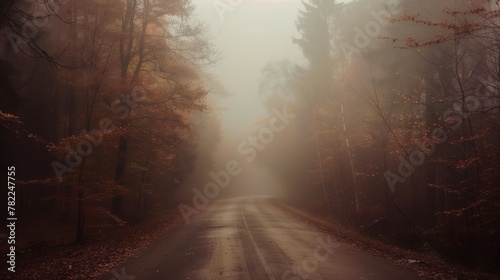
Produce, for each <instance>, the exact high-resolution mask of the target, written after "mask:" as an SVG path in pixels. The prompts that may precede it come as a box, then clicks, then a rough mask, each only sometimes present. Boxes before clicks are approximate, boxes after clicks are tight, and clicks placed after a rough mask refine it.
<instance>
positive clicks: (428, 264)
mask: <svg viewBox="0 0 500 280" xmlns="http://www.w3.org/2000/svg"><path fill="white" fill-rule="evenodd" d="M274 203H275V204H277V205H278V206H280V207H282V208H283V209H285V210H287V211H289V212H290V213H292V214H293V215H294V216H295V217H297V218H298V219H300V220H302V221H304V222H306V223H308V224H310V225H312V226H314V227H316V228H318V229H320V230H322V231H324V232H327V233H329V234H331V235H332V236H335V237H336V238H337V240H338V241H341V242H345V243H348V244H352V245H353V246H355V247H358V248H360V249H361V250H363V251H365V252H370V253H371V254H373V255H377V256H381V257H383V258H386V259H388V260H391V261H393V262H394V263H395V264H396V265H398V266H402V267H406V268H409V269H411V270H413V271H415V272H417V273H418V275H419V276H420V277H422V278H423V279H433V280H437V279H439V280H498V279H500V277H499V276H498V275H493V274H490V273H486V272H483V271H479V270H474V269H472V268H466V267H462V266H460V265H456V264H451V263H449V262H447V261H445V260H443V258H441V257H440V256H439V255H437V254H435V253H431V252H416V251H412V250H408V249H402V248H400V247H397V246H393V245H389V244H385V243H383V242H381V241H380V240H376V239H375V238H371V237H370V236H366V235H364V234H361V233H360V232H356V231H353V230H350V229H347V228H345V227H342V226H340V225H339V224H338V222H335V221H334V220H333V219H332V218H330V217H328V216H327V215H320V214H318V213H317V212H315V213H312V212H310V211H304V210H300V209H298V208H296V207H294V206H290V205H288V204H285V203H283V202H280V201H274Z"/></svg>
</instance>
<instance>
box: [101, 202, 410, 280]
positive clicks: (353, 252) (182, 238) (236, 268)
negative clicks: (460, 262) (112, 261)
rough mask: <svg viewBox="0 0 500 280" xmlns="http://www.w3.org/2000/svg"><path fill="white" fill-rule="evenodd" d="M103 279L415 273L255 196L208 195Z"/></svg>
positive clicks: (282, 279) (334, 279)
mask: <svg viewBox="0 0 500 280" xmlns="http://www.w3.org/2000/svg"><path fill="white" fill-rule="evenodd" d="M101 279H102V280H113V279H114V280H132V279H133V280H143V279H154V280H156V279H158V280H160V279H161V280H180V279H195V280H197V279H209V280H210V279H214V280H215V279H232V280H239V279H242V280H250V279H254V280H265V279H271V280H278V279H279V280H299V279H327V280H342V279H345V280H353V279H363V280H368V279H385V280H392V279H394V280H396V279H397V280H407V279H409V280H411V279H419V278H418V277H417V276H416V274H415V273H414V272H411V271H409V270H407V269H404V268H400V267H398V266H395V265H394V264H392V263H391V262H390V261H388V260H385V259H383V258H381V257H377V256H373V255H370V254H369V253H366V252H363V251H361V250H360V249H357V248H355V247H353V246H351V245H348V244H345V243H338V242H336V241H335V238H334V237H330V236H328V235H327V234H326V233H323V232H320V231H317V230H315V229H314V228H312V227H311V226H309V225H307V224H305V223H303V222H301V221H300V220H298V219H296V218H294V217H293V216H291V215H290V214H289V213H287V212H286V211H285V210H283V209H281V208H279V207H276V206H275V205H274V204H272V203H270V202H269V200H268V199H266V198H262V197H243V198H235V199H226V200H220V201H215V202H213V203H212V205H211V207H209V208H207V209H206V210H204V211H203V212H202V213H201V214H199V215H198V216H196V217H195V218H192V219H191V222H190V224H189V225H186V226H182V227H179V228H177V229H176V230H174V231H172V232H170V233H169V234H168V235H167V236H165V237H163V238H161V239H159V240H157V241H155V242H154V243H153V244H152V246H150V247H149V248H148V249H147V250H146V251H145V252H144V253H143V254H142V255H141V256H138V257H136V258H133V259H130V260H128V261H127V262H125V263H122V264H121V265H119V266H118V267H115V268H114V269H113V270H112V271H110V272H108V273H107V274H105V275H104V276H103V277H102V278H101Z"/></svg>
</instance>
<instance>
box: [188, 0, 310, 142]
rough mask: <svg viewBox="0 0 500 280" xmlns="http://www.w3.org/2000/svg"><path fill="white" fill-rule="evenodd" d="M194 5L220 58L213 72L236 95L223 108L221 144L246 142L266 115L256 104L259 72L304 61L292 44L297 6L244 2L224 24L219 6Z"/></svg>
mask: <svg viewBox="0 0 500 280" xmlns="http://www.w3.org/2000/svg"><path fill="white" fill-rule="evenodd" d="M228 2H231V1H228ZM233 2H238V1H233ZM193 3H195V4H196V6H197V11H196V12H197V15H198V17H199V18H200V19H201V20H202V21H204V22H206V23H207V24H208V25H209V26H210V28H211V32H212V38H213V40H212V42H213V43H214V46H215V48H216V49H217V50H218V51H219V52H220V54H221V56H222V59H221V60H220V61H219V62H218V64H217V65H216V66H215V67H214V68H212V69H211V71H212V72H213V73H214V74H215V75H216V76H217V77H218V78H219V79H220V81H221V82H222V83H223V84H224V85H225V86H226V88H227V89H228V90H229V92H231V93H232V94H234V95H233V96H232V97H230V98H228V99H227V100H226V101H225V102H223V103H224V104H222V105H223V106H224V107H225V108H227V110H228V111H227V112H225V113H224V114H223V116H222V118H223V120H222V121H223V130H224V134H225V135H224V136H223V138H225V137H226V136H229V135H228V134H232V135H231V136H233V137H238V136H240V135H241V136H244V135H246V134H248V133H249V131H250V129H251V126H252V123H253V122H254V121H255V120H256V119H258V118H260V117H263V116H264V115H265V114H266V110H265V109H264V108H263V107H262V106H261V105H260V103H259V99H258V83H259V77H260V70H261V69H262V67H263V66H264V65H265V64H266V63H267V62H268V61H270V60H280V59H285V58H287V59H291V60H294V61H298V60H300V59H301V57H302V55H301V53H300V51H299V50H298V49H297V48H296V47H295V46H294V45H293V44H292V36H293V35H294V34H295V32H296V31H295V20H296V17H297V12H298V9H299V7H300V0H289V1H286V0H274V1H263V0H242V1H241V4H239V5H236V6H234V8H232V10H230V11H226V12H225V13H223V19H221V18H220V17H219V15H218V13H217V11H216V9H215V7H214V3H217V2H215V1H212V0H193ZM221 3H226V1H224V0H221ZM233 137H231V138H233ZM235 140H236V139H235Z"/></svg>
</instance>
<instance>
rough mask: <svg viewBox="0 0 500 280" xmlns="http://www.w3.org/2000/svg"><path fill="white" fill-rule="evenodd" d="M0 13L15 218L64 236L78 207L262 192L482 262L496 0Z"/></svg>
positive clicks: (170, 204) (491, 199) (153, 206)
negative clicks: (16, 184)
mask: <svg viewBox="0 0 500 280" xmlns="http://www.w3.org/2000/svg"><path fill="white" fill-rule="evenodd" d="M56 2H57V3H56ZM0 11H1V12H2V13H1V14H2V16H0V27H1V35H2V36H1V39H2V40H1V44H0V71H1V72H0V73H2V76H1V78H0V82H1V88H0V129H1V130H0V133H1V136H2V146H1V150H0V152H1V153H2V162H1V163H2V164H3V165H5V166H11V165H12V166H13V165H14V164H15V169H18V170H20V173H21V174H22V175H20V176H21V177H20V178H18V180H19V181H20V182H21V183H20V184H22V187H20V189H21V188H22V194H23V195H22V198H20V202H19V205H21V206H20V207H21V208H22V213H23V215H26V216H27V217H34V216H35V215H37V214H39V213H40V215H46V217H49V216H50V215H54V216H58V217H61V219H62V220H63V221H64V223H68V224H69V223H72V222H74V223H75V224H76V225H77V231H76V240H78V241H82V240H83V239H84V229H85V228H86V227H87V226H88V224H86V217H91V218H90V219H89V220H90V221H92V222H95V224H99V223H100V221H101V219H105V218H103V217H107V218H110V219H112V220H113V221H119V222H118V223H121V222H122V221H123V222H124V223H125V222H137V221H144V220H146V219H147V218H149V217H151V216H154V215H156V214H158V213H163V212H162V211H167V210H168V211H171V209H177V210H178V211H179V212H180V215H181V216H183V218H184V219H186V220H188V219H189V218H190V217H194V216H198V215H199V214H201V213H203V211H204V210H205V209H206V208H207V207H209V206H210V205H212V203H214V202H215V201H217V200H219V199H222V198H228V197H241V196H251V195H264V196H269V197H272V198H273V199H276V200H277V201H281V202H283V203H288V204H290V205H295V206H299V207H302V209H311V211H316V212H321V213H323V214H324V215H325V216H328V217H329V218H331V219H333V220H335V221H337V222H338V223H341V224H342V225H344V226H346V227H350V228H353V229H355V230H359V229H360V228H362V229H366V228H367V227H368V228H370V227H371V226H367V225H370V224H377V222H376V221H384V223H385V222H386V221H387V226H386V227H384V228H383V229H382V230H380V232H378V233H377V234H379V235H377V236H382V237H383V238H387V239H389V240H391V241H394V242H395V243H398V242H399V243H403V244H407V245H408V244H411V243H412V242H413V240H417V239H418V240H421V241H422V240H423V241H422V243H425V244H441V243H443V245H442V247H440V248H439V249H436V250H437V251H440V252H441V253H443V252H448V253H449V252H453V251H454V249H455V248H457V247H460V246H461V247H460V248H461V251H460V257H459V258H463V260H465V261H464V262H467V261H468V259H467V257H468V256H470V255H474V254H476V253H477V255H474V256H479V257H478V259H481V258H482V257H483V256H498V251H499V250H497V251H495V250H493V249H492V248H496V247H495V246H497V245H498V243H494V240H497V239H495V238H496V236H497V235H498V226H499V219H498V214H499V213H500V207H499V205H500V204H499V200H498V197H499V196H498V193H499V192H498V188H499V184H498V183H499V182H500V175H499V174H500V173H499V172H497V171H498V169H499V168H500V146H499V143H500V115H499V112H500V94H499V92H500V90H499V89H500V86H499V82H500V78H499V77H500V67H499V61H500V50H499V48H498V46H499V43H500V42H499V39H498V38H500V36H499V35H500V28H499V26H500V13H498V4H497V2H496V1H488V0H477V1H465V0H443V1H431V0H354V1H333V0H192V1H184V0H170V1H163V0H148V1H146V0H127V1H122V0H106V1H98V0H87V1H82V2H78V1H48V0H41V1H34V2H33V1H8V3H7V4H5V5H0ZM4 191H5V190H4ZM177 210H176V211H177ZM73 220H74V221H73ZM374 221H375V222H374ZM399 233H401V234H399ZM412 238H414V239H412ZM479 243H480V244H481V246H480V247H481V248H479V249H477V248H476V247H475V246H476V244H479ZM492 244H493V245H492ZM494 245H495V246H494ZM422 246H423V245H422ZM426 246H427V245H426ZM497 247H498V246H497ZM476 249H477V251H475V250H476ZM473 253H474V254H473Z"/></svg>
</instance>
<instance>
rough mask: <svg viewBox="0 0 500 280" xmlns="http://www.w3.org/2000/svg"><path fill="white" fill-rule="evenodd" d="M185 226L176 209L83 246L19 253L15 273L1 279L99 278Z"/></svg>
mask: <svg viewBox="0 0 500 280" xmlns="http://www.w3.org/2000/svg"><path fill="white" fill-rule="evenodd" d="M182 224H183V220H182V216H181V215H179V212H178V209H177V208H175V209H172V210H170V211H167V212H164V213H162V214H161V215H158V216H157V217H155V218H154V219H151V220H148V221H145V222H143V223H140V224H137V225H133V226H123V227H119V228H117V229H115V230H113V232H108V233H106V234H103V236H101V237H100V238H99V239H94V240H88V241H86V242H85V243H83V244H78V245H77V244H70V245H61V246H56V247H50V248H43V249H39V250H29V251H27V252H24V253H20V254H18V256H17V262H16V272H15V273H12V274H7V275H6V276H5V277H4V275H0V278H1V279H30V280H34V279H44V280H46V279H61V280H62V279H78V280H79V279H82V280H83V279H85V280H88V279H95V278H97V277H98V276H100V275H101V274H102V273H103V272H106V271H109V270H110V269H111V268H113V267H115V266H117V265H119V264H120V263H121V262H123V261H125V260H127V259H129V258H131V257H134V256H137V255H139V254H140V253H141V252H142V251H143V250H144V249H146V248H147V247H148V246H149V245H150V244H151V243H152V242H153V241H154V240H156V239H158V238H159V237H161V236H162V235H165V234H167V233H168V232H170V231H171V230H172V229H174V228H176V227H178V226H179V225H182ZM4 271H5V270H4Z"/></svg>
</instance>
